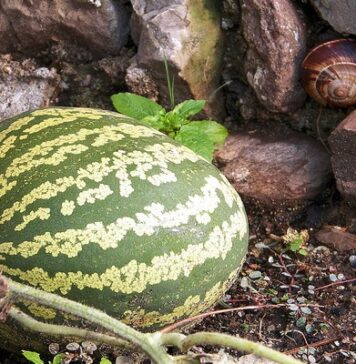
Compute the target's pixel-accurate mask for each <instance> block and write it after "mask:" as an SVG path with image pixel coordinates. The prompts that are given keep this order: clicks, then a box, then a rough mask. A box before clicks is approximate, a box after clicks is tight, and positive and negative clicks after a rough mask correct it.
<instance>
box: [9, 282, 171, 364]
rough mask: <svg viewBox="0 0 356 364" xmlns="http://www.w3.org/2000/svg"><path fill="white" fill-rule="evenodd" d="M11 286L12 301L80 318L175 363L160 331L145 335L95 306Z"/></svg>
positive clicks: (162, 360)
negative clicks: (32, 304)
mask: <svg viewBox="0 0 356 364" xmlns="http://www.w3.org/2000/svg"><path fill="white" fill-rule="evenodd" d="M7 284H8V288H9V293H10V296H11V298H13V296H15V297H16V296H19V297H22V298H24V299H27V300H30V301H32V302H33V301H34V302H36V303H39V304H42V305H45V306H48V307H52V308H54V309H57V310H60V311H64V312H67V313H70V314H72V315H75V316H79V317H81V318H83V319H85V320H87V321H89V322H91V323H94V324H96V325H98V326H101V327H103V328H105V329H107V330H109V331H111V332H113V333H114V334H116V335H117V336H118V337H119V338H121V339H123V340H126V341H129V342H131V343H132V344H134V345H135V346H137V347H138V348H141V350H142V351H144V352H145V353H146V354H147V355H148V356H149V357H150V358H151V359H152V360H153V362H155V363H157V364H161V363H165V364H171V363H173V359H172V357H171V356H170V355H168V354H167V353H166V351H165V349H164V348H163V347H162V346H160V340H161V334H160V333H159V332H156V333H154V334H143V333H141V332H139V331H136V330H134V329H133V328H131V327H129V326H127V325H125V324H124V323H122V322H120V321H118V320H116V319H114V318H112V317H110V316H109V315H107V314H106V313H104V312H102V311H99V310H97V309H95V308H93V307H88V306H85V305H82V304H81V303H78V302H74V301H71V300H69V299H67V298H64V297H60V296H58V295H56V294H52V293H48V292H44V291H42V290H38V289H36V288H32V287H29V286H27V285H23V284H20V283H17V282H14V281H12V280H7Z"/></svg>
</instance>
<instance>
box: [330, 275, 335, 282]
mask: <svg viewBox="0 0 356 364" xmlns="http://www.w3.org/2000/svg"><path fill="white" fill-rule="evenodd" d="M329 280H330V282H336V281H337V277H336V275H335V274H330V275H329Z"/></svg>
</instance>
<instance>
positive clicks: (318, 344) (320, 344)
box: [284, 337, 338, 355]
mask: <svg viewBox="0 0 356 364" xmlns="http://www.w3.org/2000/svg"><path fill="white" fill-rule="evenodd" d="M337 339H338V338H337V337H333V338H331V339H324V340H320V341H317V342H315V343H312V344H308V345H303V346H298V347H297V348H293V349H290V350H287V351H284V353H285V354H288V355H293V354H296V353H298V351H299V350H301V349H304V348H308V347H309V348H310V347H313V348H318V347H320V346H323V345H327V344H330V343H332V342H333V341H335V340H337Z"/></svg>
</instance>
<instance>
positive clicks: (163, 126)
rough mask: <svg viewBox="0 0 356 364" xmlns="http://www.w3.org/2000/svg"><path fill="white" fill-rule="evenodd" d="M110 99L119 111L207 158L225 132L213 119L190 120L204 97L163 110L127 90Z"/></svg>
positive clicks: (203, 101) (208, 158) (200, 109)
mask: <svg viewBox="0 0 356 364" xmlns="http://www.w3.org/2000/svg"><path fill="white" fill-rule="evenodd" d="M111 99H112V102H113V104H114V107H115V108H116V110H117V111H119V112H120V113H122V114H124V115H127V116H129V117H132V118H135V119H137V120H140V121H142V122H144V123H145V124H147V125H149V126H151V127H153V128H154V129H157V130H159V131H161V132H163V133H165V134H167V135H169V136H170V137H171V138H172V139H175V140H177V141H179V142H180V143H181V144H183V145H185V146H186V147H188V148H190V149H192V150H193V151H194V152H196V153H197V154H199V155H201V156H202V157H204V158H205V159H206V160H208V161H211V160H212V159H213V153H214V150H215V149H216V148H217V146H219V145H221V144H223V143H224V141H225V138H226V137H227V135H228V132H227V130H226V128H225V127H224V126H222V125H221V124H219V123H217V122H216V121H212V120H201V121H192V120H190V118H191V117H192V116H194V115H196V114H198V113H199V112H200V111H202V110H203V108H204V105H205V100H186V101H184V102H182V103H180V104H178V105H176V106H175V107H174V108H173V110H171V111H166V110H165V109H164V108H163V107H162V106H160V105H159V104H157V103H156V102H154V101H152V100H149V99H147V98H145V97H143V96H139V95H135V94H132V93H128V92H126V93H118V94H116V95H113V96H112V97H111Z"/></svg>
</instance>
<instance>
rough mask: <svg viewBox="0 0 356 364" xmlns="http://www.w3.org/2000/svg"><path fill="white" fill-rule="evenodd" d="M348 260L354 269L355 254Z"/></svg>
mask: <svg viewBox="0 0 356 364" xmlns="http://www.w3.org/2000/svg"><path fill="white" fill-rule="evenodd" d="M349 262H350V264H351V267H352V268H353V269H356V255H351V256H350V258H349Z"/></svg>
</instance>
